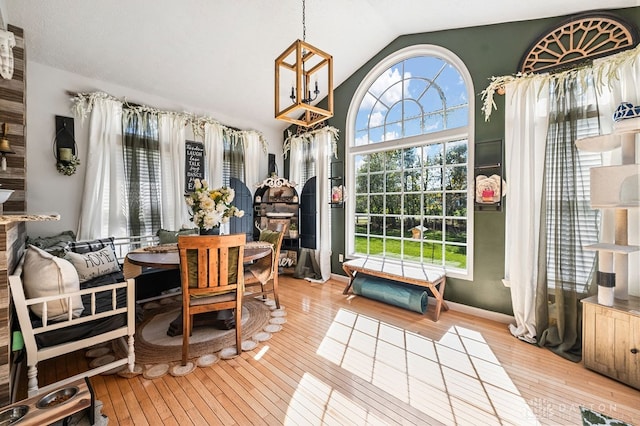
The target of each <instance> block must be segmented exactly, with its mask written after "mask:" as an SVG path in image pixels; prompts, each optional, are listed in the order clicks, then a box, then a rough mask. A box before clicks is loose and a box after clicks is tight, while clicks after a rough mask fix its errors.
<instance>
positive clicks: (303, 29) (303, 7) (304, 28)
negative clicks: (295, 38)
mask: <svg viewBox="0 0 640 426" xmlns="http://www.w3.org/2000/svg"><path fill="white" fill-rule="evenodd" d="M302 41H307V23H306V19H305V0H302Z"/></svg>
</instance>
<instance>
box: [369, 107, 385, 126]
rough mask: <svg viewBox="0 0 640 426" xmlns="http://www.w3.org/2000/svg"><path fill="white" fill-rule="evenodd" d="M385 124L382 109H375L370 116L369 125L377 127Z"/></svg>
mask: <svg viewBox="0 0 640 426" xmlns="http://www.w3.org/2000/svg"><path fill="white" fill-rule="evenodd" d="M382 124H384V115H383V114H382V113H381V112H380V111H375V112H373V113H372V114H371V116H370V117H369V126H370V127H377V126H381V125H382Z"/></svg>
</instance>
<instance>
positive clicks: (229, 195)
mask: <svg viewBox="0 0 640 426" xmlns="http://www.w3.org/2000/svg"><path fill="white" fill-rule="evenodd" d="M193 184H194V191H193V192H192V193H190V194H187V195H186V196H185V197H186V202H187V206H189V208H190V209H191V221H192V222H193V223H194V224H195V225H196V226H197V227H198V228H200V229H203V230H209V229H212V228H215V227H217V226H220V224H221V223H227V222H229V218H230V217H231V216H235V217H242V216H244V211H243V210H238V209H237V208H236V207H235V206H233V205H231V202H232V201H233V198H234V197H235V191H234V190H233V189H232V188H228V187H226V186H223V187H221V188H217V189H210V188H209V185H208V184H207V181H206V180H204V179H203V180H202V181H201V180H200V179H195V180H194V182H193Z"/></svg>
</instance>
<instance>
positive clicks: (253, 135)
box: [242, 132, 267, 194]
mask: <svg viewBox="0 0 640 426" xmlns="http://www.w3.org/2000/svg"><path fill="white" fill-rule="evenodd" d="M242 141H243V145H244V183H245V185H247V188H249V191H251V194H254V193H255V190H256V186H255V185H256V184H257V183H258V182H260V181H262V179H260V168H259V167H258V164H260V163H263V162H264V158H265V155H266V154H267V152H266V150H265V149H264V147H263V145H262V143H261V142H260V135H259V134H258V133H257V132H243V136H242Z"/></svg>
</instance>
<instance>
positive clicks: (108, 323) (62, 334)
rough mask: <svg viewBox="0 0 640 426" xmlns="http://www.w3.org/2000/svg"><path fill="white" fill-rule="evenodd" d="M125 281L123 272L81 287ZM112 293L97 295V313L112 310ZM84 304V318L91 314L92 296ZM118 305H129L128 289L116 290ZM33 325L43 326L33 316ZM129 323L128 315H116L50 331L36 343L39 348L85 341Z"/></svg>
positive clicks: (100, 278) (85, 298)
mask: <svg viewBox="0 0 640 426" xmlns="http://www.w3.org/2000/svg"><path fill="white" fill-rule="evenodd" d="M123 281H124V276H123V274H122V272H116V273H112V274H108V275H103V276H101V277H97V278H94V279H92V280H90V281H87V282H85V283H83V284H82V285H81V288H82V289H85V288H94V287H99V286H103V285H108V284H116V283H119V282H123ZM111 302H112V299H111V291H104V292H99V293H97V294H96V312H97V313H99V312H104V311H107V310H110V309H111ZM82 303H83V305H84V308H85V309H84V311H83V314H82V315H81V317H82V316H87V315H89V314H90V313H91V295H84V296H82ZM116 304H117V307H118V308H122V307H125V306H126V304H127V293H126V289H124V288H121V289H118V290H116ZM31 323H32V324H33V326H34V327H40V326H42V321H41V320H40V318H38V317H36V316H35V315H32V316H31ZM126 323H127V316H126V314H121V315H114V316H111V317H106V318H102V319H98V320H95V321H89V322H88V323H85V324H78V325H74V326H72V327H66V328H62V329H59V330H53V331H48V332H46V333H40V334H37V335H36V343H37V345H38V347H39V348H42V347H47V346H54V345H57V344H61V343H65V342H70V341H73V340H79V339H84V338H87V337H92V336H97V335H99V334H102V333H105V332H107V331H109V330H114V329H116V328H119V327H123V326H124V325H126Z"/></svg>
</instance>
